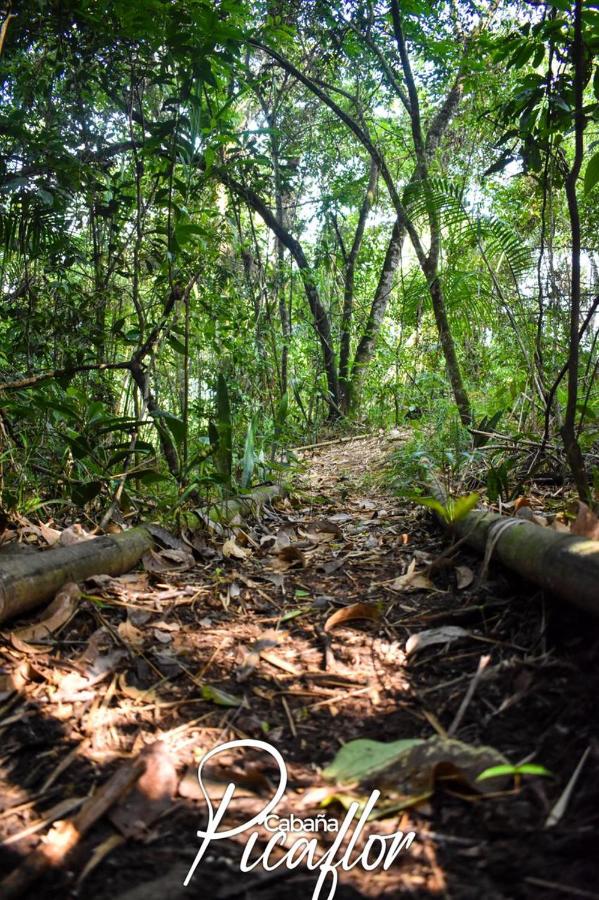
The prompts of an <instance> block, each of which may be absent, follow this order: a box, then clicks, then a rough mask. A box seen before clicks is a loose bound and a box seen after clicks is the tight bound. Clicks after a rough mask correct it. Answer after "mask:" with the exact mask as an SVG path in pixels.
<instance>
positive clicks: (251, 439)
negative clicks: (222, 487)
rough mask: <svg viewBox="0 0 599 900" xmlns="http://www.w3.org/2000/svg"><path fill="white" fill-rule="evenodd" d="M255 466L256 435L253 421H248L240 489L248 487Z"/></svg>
mask: <svg viewBox="0 0 599 900" xmlns="http://www.w3.org/2000/svg"><path fill="white" fill-rule="evenodd" d="M255 466H256V434H255V424H254V419H253V418H252V420H251V421H250V423H249V424H248V428H247V432H246V435H245V447H244V450H243V471H242V474H241V487H242V488H246V487H248V486H249V484H250V481H251V479H252V475H253V474H254V468H255Z"/></svg>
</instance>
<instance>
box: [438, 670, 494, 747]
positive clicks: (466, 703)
mask: <svg viewBox="0 0 599 900" xmlns="http://www.w3.org/2000/svg"><path fill="white" fill-rule="evenodd" d="M490 662H491V657H490V656H481V658H480V659H479V661H478V669H477V670H476V672H475V673H474V677H473V679H472V681H471V682H470V684H469V685H468V690H467V691H466V693H465V694H464V699H463V700H462V702H461V703H460V708H459V709H458V711H457V713H456V714H455V718H454V720H453V722H452V723H451V725H450V726H449V728H448V729H447V734H448V735H449V737H451V736H452V735H453V734H455V733H456V731H457V730H458V728H459V726H460V724H461V721H462V719H463V718H464V714H465V712H466V710H467V709H468V707H469V706H470V701H471V700H472V698H473V697H474V692H475V691H476V688H477V687H478V684H479V682H480V680H481V678H482V675H483V672H484V671H485V669H486V668H487V666H488V665H489V663H490Z"/></svg>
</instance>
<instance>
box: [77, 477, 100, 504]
mask: <svg viewBox="0 0 599 900" xmlns="http://www.w3.org/2000/svg"><path fill="white" fill-rule="evenodd" d="M101 490H102V482H101V481H78V482H76V483H75V484H73V486H72V488H71V500H72V501H73V503H75V504H76V505H77V506H85V504H86V503H89V501H90V500H93V499H94V497H97V496H98V494H99V493H100V491H101Z"/></svg>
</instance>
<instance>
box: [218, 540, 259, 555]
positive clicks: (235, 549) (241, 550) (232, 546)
mask: <svg viewBox="0 0 599 900" xmlns="http://www.w3.org/2000/svg"><path fill="white" fill-rule="evenodd" d="M251 555H252V551H251V550H249V549H248V548H247V547H242V546H240V544H238V543H237V541H236V540H235V538H229V540H228V541H225V543H224V544H223V556H226V557H227V558H231V557H234V558H235V559H247V557H248V556H251Z"/></svg>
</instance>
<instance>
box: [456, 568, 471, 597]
mask: <svg viewBox="0 0 599 900" xmlns="http://www.w3.org/2000/svg"><path fill="white" fill-rule="evenodd" d="M455 577H456V585H457V589H458V591H463V590H464V588H467V587H470V585H471V584H472V582H473V581H474V572H473V571H472V569H470V568H469V567H468V566H456V567H455Z"/></svg>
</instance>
